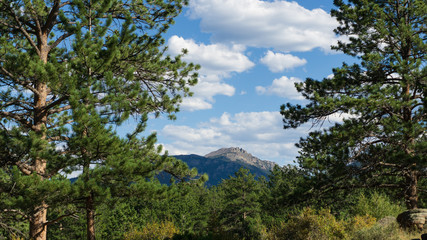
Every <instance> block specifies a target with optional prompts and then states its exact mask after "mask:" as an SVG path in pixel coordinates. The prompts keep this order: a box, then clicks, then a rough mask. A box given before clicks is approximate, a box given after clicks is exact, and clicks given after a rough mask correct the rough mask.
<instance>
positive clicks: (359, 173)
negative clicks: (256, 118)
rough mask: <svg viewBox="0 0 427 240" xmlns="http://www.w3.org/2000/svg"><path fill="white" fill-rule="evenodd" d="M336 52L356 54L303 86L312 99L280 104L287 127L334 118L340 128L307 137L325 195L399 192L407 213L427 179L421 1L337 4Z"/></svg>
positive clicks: (304, 155) (304, 147)
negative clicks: (345, 191) (337, 116)
mask: <svg viewBox="0 0 427 240" xmlns="http://www.w3.org/2000/svg"><path fill="white" fill-rule="evenodd" d="M334 3H335V5H336V6H337V7H338V9H336V10H333V11H332V15H333V16H335V17H336V18H337V20H338V21H339V23H340V26H339V27H338V28H337V29H336V30H335V31H336V33H337V34H339V35H341V36H346V37H348V38H349V41H343V42H339V44H338V45H337V46H335V47H333V49H336V50H340V51H342V52H343V53H345V54H348V55H351V56H354V57H356V58H357V59H358V60H359V61H358V63H356V64H353V65H347V64H343V66H342V67H340V68H336V69H334V70H333V72H334V76H333V77H332V78H330V79H323V80H322V81H316V80H313V79H307V80H306V81H305V82H304V83H301V84H297V86H296V87H297V89H298V91H299V92H300V93H301V94H302V95H303V96H304V97H305V98H306V99H307V100H308V101H309V103H308V104H307V105H305V106H300V105H292V104H289V103H288V104H286V105H283V106H282V107H281V113H282V115H283V118H284V127H285V128H296V127H298V126H300V125H301V124H303V123H306V122H308V121H310V120H314V121H315V123H319V122H322V121H324V120H325V119H327V118H328V116H330V115H331V114H342V113H347V114H350V117H348V118H347V119H346V120H344V121H343V122H342V123H338V124H336V125H334V126H332V127H329V128H327V129H326V130H323V131H316V132H312V133H310V135H309V136H308V137H307V138H305V139H302V140H301V141H300V142H299V144H298V147H300V148H301V151H300V156H299V157H298V163H299V165H300V166H301V167H302V168H304V169H305V170H308V171H309V173H310V175H311V176H312V178H313V180H314V182H316V183H318V184H319V186H318V187H319V188H320V189H321V190H323V191H327V190H334V189H335V190H336V189H351V188H355V187H382V188H389V189H394V190H396V191H398V192H400V196H403V197H404V199H405V202H406V205H407V208H408V209H413V208H417V207H418V202H419V193H420V189H422V190H425V187H426V186H425V185H420V184H419V183H420V180H422V179H423V178H425V177H426V175H427V170H426V169H427V135H426V130H427V124H426V120H427V113H426V105H427V101H426V90H427V68H426V52H427V45H426V40H427V39H426V33H427V29H426V22H427V19H426V18H427V3H426V1H423V0H386V1H374V0H349V1H341V0H335V1H334Z"/></svg>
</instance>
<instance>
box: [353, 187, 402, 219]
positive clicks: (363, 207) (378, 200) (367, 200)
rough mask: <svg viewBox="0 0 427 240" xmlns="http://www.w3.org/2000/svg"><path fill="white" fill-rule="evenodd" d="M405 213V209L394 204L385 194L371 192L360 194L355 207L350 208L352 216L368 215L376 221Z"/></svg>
mask: <svg viewBox="0 0 427 240" xmlns="http://www.w3.org/2000/svg"><path fill="white" fill-rule="evenodd" d="M403 211H405V207H403V206H402V205H399V204H396V203H394V202H392V201H391V200H390V198H389V197H388V196H386V195H385V194H381V193H378V192H373V193H371V194H369V195H365V194H363V193H362V194H360V195H359V197H358V201H357V203H356V205H355V206H353V207H352V212H353V214H354V215H361V216H364V215H370V216H372V217H374V218H376V219H382V218H384V217H387V216H393V217H397V215H399V214H400V213H402V212H403Z"/></svg>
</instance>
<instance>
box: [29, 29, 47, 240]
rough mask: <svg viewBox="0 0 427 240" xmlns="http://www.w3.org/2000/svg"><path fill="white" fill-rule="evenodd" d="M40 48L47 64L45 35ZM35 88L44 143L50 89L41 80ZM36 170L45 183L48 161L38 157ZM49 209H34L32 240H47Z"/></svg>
mask: <svg viewBox="0 0 427 240" xmlns="http://www.w3.org/2000/svg"><path fill="white" fill-rule="evenodd" d="M38 48H39V50H40V59H41V60H42V61H43V63H44V64H46V63H47V59H48V54H49V50H48V47H47V36H46V35H43V36H42V37H41V38H40V39H39V44H38ZM35 87H36V89H37V94H36V93H34V106H35V107H34V113H33V114H34V115H33V118H34V119H33V123H34V130H35V132H36V133H37V134H38V135H39V136H40V139H41V140H42V141H43V140H46V132H45V128H46V123H47V114H46V111H45V110H44V108H45V107H46V101H47V96H48V92H49V89H48V87H47V84H46V83H44V81H41V80H38V81H36V82H35ZM34 169H35V171H36V173H37V175H38V176H39V177H40V180H41V181H44V176H45V175H46V160H45V159H41V158H39V157H37V158H36V159H35V161H34ZM47 208H48V205H47V204H46V203H45V202H44V201H42V202H41V203H40V205H37V206H36V207H35V208H34V211H33V213H32V215H31V216H30V239H31V240H46V235H47V226H46V222H47V219H46V216H47Z"/></svg>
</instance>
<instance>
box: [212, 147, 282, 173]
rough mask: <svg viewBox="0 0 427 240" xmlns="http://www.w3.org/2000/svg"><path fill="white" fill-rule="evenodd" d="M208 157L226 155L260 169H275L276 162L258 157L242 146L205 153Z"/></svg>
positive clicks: (234, 160)
mask: <svg viewBox="0 0 427 240" xmlns="http://www.w3.org/2000/svg"><path fill="white" fill-rule="evenodd" d="M205 157H207V158H217V157H225V158H228V159H230V160H231V161H233V162H240V163H242V164H248V165H251V166H255V167H257V168H260V169H264V170H266V171H270V170H273V168H274V166H275V165H276V163H274V162H270V161H266V160H261V159H259V158H257V157H254V156H252V154H250V153H248V152H247V151H245V150H244V149H242V148H236V147H232V148H221V149H219V150H216V151H214V152H211V153H208V154H206V155H205Z"/></svg>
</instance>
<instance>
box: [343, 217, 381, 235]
mask: <svg viewBox="0 0 427 240" xmlns="http://www.w3.org/2000/svg"><path fill="white" fill-rule="evenodd" d="M375 223H376V219H375V218H374V217H372V216H370V215H365V216H359V215H356V216H354V217H353V218H350V219H348V220H346V221H345V225H346V230H347V232H348V233H349V234H351V233H354V232H356V231H360V230H363V229H367V228H371V227H372V226H374V225H375Z"/></svg>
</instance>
